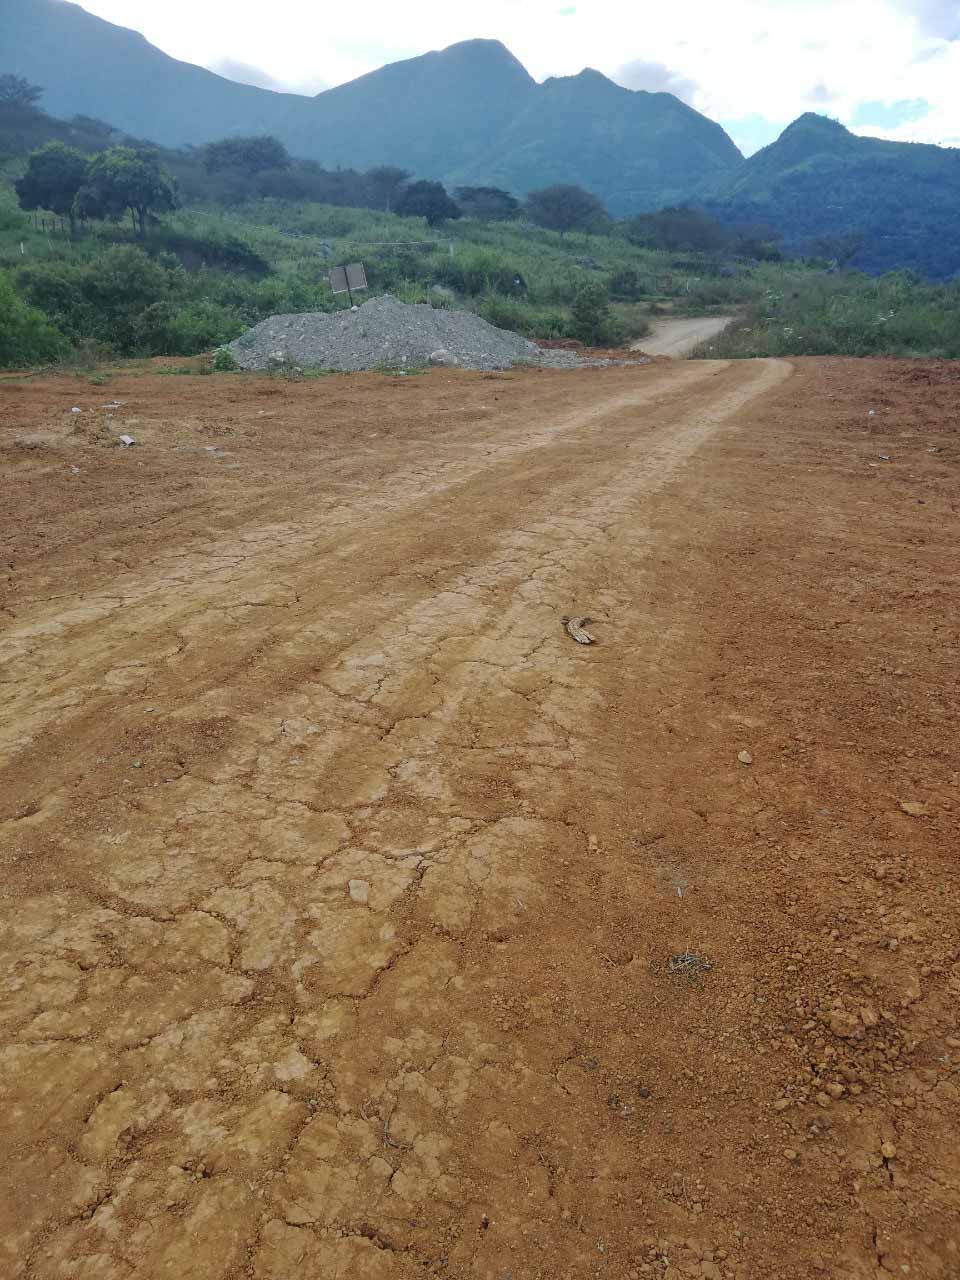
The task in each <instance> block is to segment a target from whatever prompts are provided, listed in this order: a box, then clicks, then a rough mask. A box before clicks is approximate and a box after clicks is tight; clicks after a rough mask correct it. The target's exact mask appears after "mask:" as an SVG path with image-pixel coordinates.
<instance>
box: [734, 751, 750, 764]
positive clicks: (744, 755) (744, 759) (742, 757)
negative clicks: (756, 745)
mask: <svg viewBox="0 0 960 1280" xmlns="http://www.w3.org/2000/svg"><path fill="white" fill-rule="evenodd" d="M737 759H738V760H739V761H740V763H741V764H753V756H752V755H751V754H750V752H749V751H740V752H738V753H737Z"/></svg>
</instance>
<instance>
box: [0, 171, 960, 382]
mask: <svg viewBox="0 0 960 1280" xmlns="http://www.w3.org/2000/svg"><path fill="white" fill-rule="evenodd" d="M15 173H16V166H15V165H13V164H11V165H8V166H7V167H6V169H5V170H4V171H0V293H3V296H4V297H7V298H8V299H11V301H10V302H8V304H7V306H6V307H5V308H4V310H5V312H6V316H5V318H4V317H0V363H3V364H7V365H13V364H31V363H32V364H36V363H46V362H49V361H50V360H51V359H53V358H60V359H76V358H77V355H78V353H79V354H80V356H81V357H83V358H85V359H87V360H88V361H90V360H95V359H96V358H98V357H100V356H103V357H111V358H115V357H117V356H121V357H131V356H153V355H172V356H190V355H194V354H197V353H199V352H203V351H209V350H211V349H213V348H215V347H216V346H218V345H220V344H222V343H224V342H228V341H230V340H231V339H233V338H235V337H237V336H238V335H239V334H241V333H242V332H243V331H244V330H245V329H246V328H248V327H249V326H250V325H253V324H256V323H257V322H258V321H259V320H261V319H263V318H265V317H266V316H269V315H273V314H277V313H281V312H288V311H329V310H333V309H335V308H337V307H340V306H345V305H347V304H346V300H345V299H344V298H336V297H334V295H333V294H332V293H331V292H330V289H329V286H328V284H327V279H326V278H327V275H328V273H329V270H330V267H331V266H333V265H336V264H337V263H341V262H348V261H355V260H357V261H362V262H363V263H364V264H365V266H366V269H367V275H368V278H369V281H370V293H371V295H372V294H377V293H386V292H389V293H392V294H394V295H396V296H397V297H399V298H400V299H402V300H403V301H405V302H425V303H429V304H431V305H432V306H436V307H446V306H455V307H463V308H466V309H469V310H473V311H475V312H477V313H478V314H480V315H482V316H484V317H485V318H486V319H487V320H489V321H490V322H491V323H493V324H496V325H499V326H501V327H503V328H509V329H514V330H517V331H518V332H520V333H523V334H524V335H526V336H528V337H531V338H538V339H546V340H549V339H553V340H556V339H570V338H574V337H577V336H581V337H582V336H583V333H582V329H579V330H578V326H577V322H576V317H575V315H574V310H573V307H574V303H575V300H576V299H577V297H578V294H580V293H582V291H583V290H584V289H585V288H587V287H589V286H593V288H594V290H595V291H596V290H599V292H600V294H601V295H602V297H603V298H604V300H606V301H608V304H609V306H608V310H607V311H606V312H605V315H604V319H603V322H602V325H601V328H600V330H599V331H598V332H597V333H596V335H595V337H594V339H593V340H594V341H596V342H598V343H599V344H600V345H606V346H615V345H619V344H621V343H626V342H628V341H630V340H631V339H635V338H640V337H642V336H643V335H644V334H645V333H646V332H647V331H648V328H649V324H650V321H651V319H653V318H656V317H657V316H663V315H678V316H685V315H709V314H711V313H721V312H726V313H729V312H732V313H734V314H735V315H737V316H738V322H737V323H735V324H734V325H732V326H731V328H730V329H729V330H728V331H727V332H726V333H725V334H723V335H722V336H721V337H719V338H717V339H715V340H713V341H712V342H711V343H709V344H707V345H706V346H705V347H704V348H702V349H701V351H700V352H699V353H698V354H700V355H702V356H713V357H721V356H722V357H729V358H746V357H752V356H764V355H771V356H789V355H829V354H844V355H874V354H891V355H937V356H946V357H956V356H960V287H958V285H957V284H954V283H951V284H937V285H931V284H926V283H924V282H922V281H919V280H917V279H916V278H915V277H913V276H912V275H910V274H909V273H905V272H901V273H896V274H891V275H887V276H884V277H881V278H879V279H874V278H871V277H867V276H864V275H861V274H859V273H855V272H829V271H827V270H826V269H825V268H824V265H823V264H822V263H820V264H817V263H813V264H804V263H789V262H788V263H772V262H762V263H758V262H752V261H744V260H735V259H731V258H729V257H727V258H710V257H708V256H706V255H695V254H689V253H674V254H670V253H665V252H657V251H653V250H649V249H643V248H639V247H637V246H636V245H635V244H632V243H631V242H630V241H629V240H628V239H627V238H626V235H625V234H624V233H623V230H622V228H618V227H617V225H616V224H614V226H613V230H612V231H611V232H610V233H608V234H603V235H591V234H585V233H580V232H577V233H572V232H571V233H568V234H567V235H565V236H561V235H560V234H558V233H556V232H550V231H544V230H542V229H540V228H537V227H534V226H532V225H530V224H528V223H524V222H519V221H518V222H507V223H496V222H482V221H477V220H471V219H466V218H465V219H463V220H461V221H458V222H454V223H450V224H447V225H446V226H444V227H442V228H440V229H438V230H433V229H430V228H428V227H427V225H426V223H425V222H424V220H423V219H420V218H401V217H398V216H396V215H394V214H387V213H378V212H374V211H372V210H369V209H350V208H343V207H339V206H329V205H318V204H291V203H286V202H282V201H276V200H258V201H255V202H251V203H249V204H247V205H243V206H240V207H238V208H236V209H224V210H221V209H214V208H204V207H195V208H185V209H181V210H179V211H178V212H177V213H175V214H173V215H170V216H168V217H167V218H165V220H164V222H163V223H162V224H161V225H158V226H156V227H155V228H153V229H152V230H151V232H150V233H149V235H148V236H147V238H146V240H145V241H139V240H137V239H136V237H135V236H134V235H133V234H132V232H131V231H130V230H128V229H127V228H125V227H116V226H113V225H111V224H97V225H93V226H91V227H90V228H88V229H87V230H86V231H85V232H84V233H83V234H82V235H80V236H78V237H76V238H71V237H70V236H68V235H65V234H62V233H59V232H51V231H50V230H49V229H48V230H43V229H41V228H38V227H37V225H36V220H35V218H34V216H33V215H29V214H25V213H23V212H22V211H21V210H20V209H19V208H18V206H17V202H16V197H15V194H14V191H13V187H12V182H13V178H14V176H15ZM49 222H50V220H49V219H48V223H49ZM517 276H519V277H521V279H522V285H521V286H519V287H518V286H517V284H516V283H515V280H516V278H517Z"/></svg>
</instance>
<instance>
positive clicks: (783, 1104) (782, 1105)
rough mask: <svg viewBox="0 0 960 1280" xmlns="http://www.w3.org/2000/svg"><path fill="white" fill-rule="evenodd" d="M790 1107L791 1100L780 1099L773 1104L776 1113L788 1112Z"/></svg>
mask: <svg viewBox="0 0 960 1280" xmlns="http://www.w3.org/2000/svg"><path fill="white" fill-rule="evenodd" d="M789 1105H790V1099H789V1098H778V1099H777V1100H776V1102H775V1103H774V1104H773V1109H774V1111H786V1109H787V1107H789Z"/></svg>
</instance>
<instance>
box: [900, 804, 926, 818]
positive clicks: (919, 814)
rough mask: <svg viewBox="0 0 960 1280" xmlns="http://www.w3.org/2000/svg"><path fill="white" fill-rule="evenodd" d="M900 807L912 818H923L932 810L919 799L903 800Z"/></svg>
mask: <svg viewBox="0 0 960 1280" xmlns="http://www.w3.org/2000/svg"><path fill="white" fill-rule="evenodd" d="M900 808H901V809H902V810H903V812H904V813H908V814H909V815H910V817H911V818H923V817H925V816H926V815H927V814H928V813H929V812H930V810H929V809H928V808H927V806H926V805H925V804H921V803H920V802H919V801H918V800H901V801H900Z"/></svg>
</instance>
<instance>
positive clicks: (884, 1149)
mask: <svg viewBox="0 0 960 1280" xmlns="http://www.w3.org/2000/svg"><path fill="white" fill-rule="evenodd" d="M880 1154H881V1155H882V1156H883V1158H884V1160H892V1159H893V1158H894V1157H895V1156H896V1154H897V1148H896V1147H895V1146H894V1145H893V1143H892V1142H883V1143H881V1144H880Z"/></svg>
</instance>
